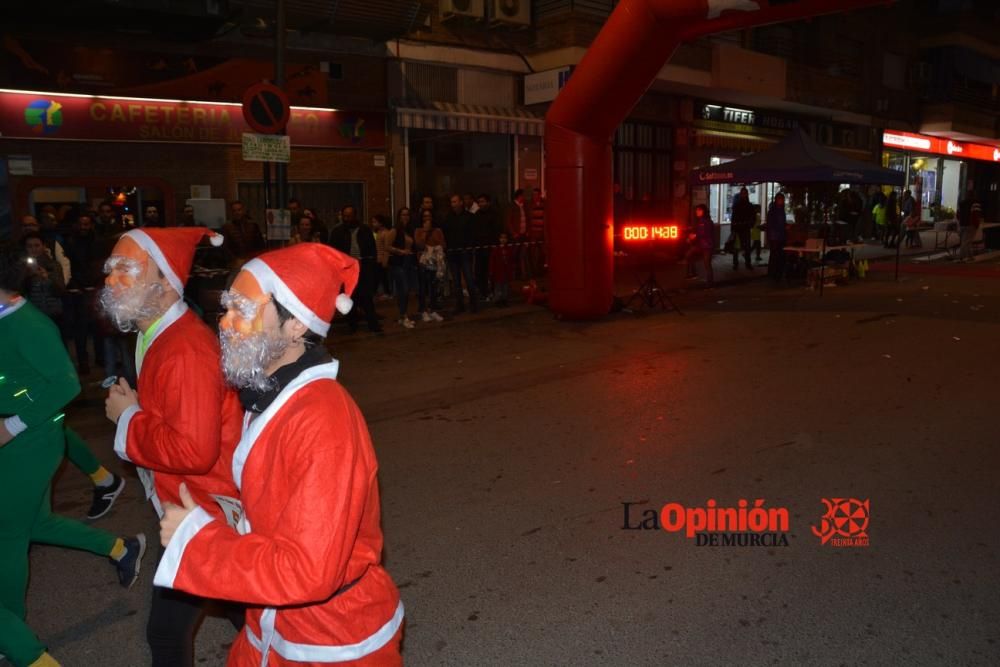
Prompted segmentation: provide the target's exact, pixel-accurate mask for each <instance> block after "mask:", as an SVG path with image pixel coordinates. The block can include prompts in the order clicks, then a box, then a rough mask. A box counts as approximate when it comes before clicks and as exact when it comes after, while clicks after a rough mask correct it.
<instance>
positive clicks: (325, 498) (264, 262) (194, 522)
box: [155, 243, 403, 667]
mask: <svg viewBox="0 0 1000 667" xmlns="http://www.w3.org/2000/svg"><path fill="white" fill-rule="evenodd" d="M357 279H358V264H357V261H356V260H354V259H352V258H350V257H349V256H347V255H344V254H342V253H340V252H338V251H336V250H334V249H332V248H330V247H329V246H325V245H321V244H317V243H301V244H298V245H294V246H291V247H288V248H285V249H282V250H277V251H274V252H269V253H265V254H263V255H261V256H260V257H258V258H256V259H254V260H251V261H250V262H248V263H247V264H246V265H244V267H243V270H242V271H241V272H240V273H239V275H238V276H237V277H236V281H235V282H234V283H233V285H232V288H231V289H230V290H229V291H228V292H227V293H226V294H224V296H223V305H224V306H225V307H226V309H227V313H226V315H225V316H224V317H223V319H222V320H221V322H220V337H221V339H222V360H223V368H224V371H225V374H226V378H227V380H229V381H230V382H231V383H233V384H236V385H238V386H240V388H241V391H240V400H241V401H242V403H243V407H244V408H245V409H246V414H245V417H244V428H243V438H242V439H241V440H240V443H239V446H238V447H237V448H236V452H235V454H234V456H233V478H234V479H235V480H236V484H237V486H239V487H240V493H241V496H242V502H243V509H244V515H243V518H242V520H241V522H240V524H239V526H238V527H237V529H233V528H232V527H230V526H228V525H227V524H226V523H225V522H224V521H220V520H218V519H217V518H215V517H213V516H212V515H211V513H210V512H207V511H206V509H207V508H206V507H205V505H204V503H202V502H198V499H197V498H195V499H194V500H193V501H192V500H191V499H189V498H184V501H185V502H184V506H183V507H174V506H168V507H167V508H166V514H165V516H164V518H163V520H162V521H161V522H160V526H161V540H162V542H163V544H165V545H167V549H166V552H165V553H164V556H163V560H162V561H161V563H160V566H159V569H158V570H157V573H156V578H155V583H156V584H157V585H159V586H170V587H172V588H176V589H180V590H184V591H188V592H190V593H194V594H197V595H205V596H208V597H216V598H223V599H228V600H237V601H240V602H245V603H247V604H248V605H250V607H249V608H248V610H247V617H246V627H245V628H244V631H243V632H241V633H240V635H239V637H238V638H237V640H236V642H235V643H234V644H233V648H232V651H231V652H230V654H229V661H228V663H227V664H228V665H229V667H234V666H236V667H250V666H251V665H253V666H257V665H263V666H265V667H267V666H270V667H282V666H286V665H303V664H308V665H326V664H329V663H336V664H338V665H344V664H350V665H365V666H372V667H374V666H378V667H391V666H393V665H400V664H402V662H401V657H400V653H399V642H400V638H401V636H402V622H403V605H402V603H401V602H400V600H399V591H398V590H397V589H396V586H395V585H394V584H393V582H392V580H391V579H390V578H389V575H388V573H387V572H386V571H385V570H384V569H383V568H382V566H381V565H380V561H381V552H382V531H381V528H380V525H379V512H380V509H379V493H378V481H377V470H378V464H377V462H376V460H375V452H374V450H373V448H372V444H371V440H370V438H369V436H368V429H367V426H366V424H365V420H364V417H363V416H362V415H361V412H360V410H359V409H358V407H357V405H355V403H354V401H353V400H352V399H351V397H350V396H349V395H348V393H347V391H345V390H344V388H343V387H342V386H341V385H340V384H338V383H337V380H336V377H337V362H336V361H334V360H331V359H330V357H329V355H328V354H327V352H326V350H325V349H324V347H323V344H322V340H323V337H324V336H326V333H327V331H328V330H329V328H330V321H331V319H332V318H333V314H334V305H335V304H336V307H337V310H339V311H340V312H341V313H346V312H348V311H349V310H350V305H351V300H350V298H348V297H347V295H346V294H339V293H340V292H341V288H343V290H344V291H345V292H347V293H348V294H349V293H350V292H351V291H352V290H353V289H354V287H355V285H356V283H357ZM338 294H339V296H338Z"/></svg>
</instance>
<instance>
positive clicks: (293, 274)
mask: <svg viewBox="0 0 1000 667" xmlns="http://www.w3.org/2000/svg"><path fill="white" fill-rule="evenodd" d="M243 270H244V271H246V272H248V273H250V274H252V275H253V277H254V278H256V279H257V282H258V283H259V284H260V288H261V290H262V291H263V292H264V293H266V294H270V295H272V296H273V297H274V299H275V301H277V302H278V303H280V304H281V305H282V306H284V307H285V308H286V309H287V310H288V312H290V313H291V314H292V315H294V316H295V317H296V319H298V320H299V321H300V322H302V323H303V324H305V325H306V326H307V327H309V330H310V331H315V332H316V333H318V334H319V335H320V336H326V334H327V332H328V331H329V330H330V322H331V321H332V320H333V315H334V307H336V309H337V310H339V311H340V312H341V313H343V314H344V315H346V314H347V313H349V312H350V311H351V307H352V306H353V305H354V303H353V302H352V301H351V297H350V294H351V292H353V291H354V288H355V286H357V284H358V274H359V272H360V267H359V266H358V261H357V260H356V259H354V258H353V257H351V256H350V255H345V254H344V253H342V252H340V251H338V250H334V249H333V248H331V247H330V246H328V245H323V244H322V243H297V244H295V245H293V246H289V247H287V248H282V249H281V250H273V251H271V252H266V253H264V254H263V255H260V256H258V257H256V258H255V259H251V260H250V261H249V262H247V263H246V264H244V265H243ZM341 287H343V290H344V292H346V293H345V294H342V293H341V291H340V290H341Z"/></svg>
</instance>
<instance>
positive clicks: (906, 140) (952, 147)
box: [882, 131, 1000, 162]
mask: <svg viewBox="0 0 1000 667" xmlns="http://www.w3.org/2000/svg"><path fill="white" fill-rule="evenodd" d="M882 145H884V146H885V147H886V148H902V149H905V150H909V151H914V152H918V153H933V154H935V155H947V156H948V157H955V158H968V159H970V160H984V161H986V162H1000V147H997V146H988V145H986V144H972V143H966V142H961V141H955V140H954V139H941V138H939V137H932V136H929V135H926V134H913V133H911V132H897V131H892V132H888V131H886V132H883V133H882Z"/></svg>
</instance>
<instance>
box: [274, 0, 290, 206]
mask: <svg viewBox="0 0 1000 667" xmlns="http://www.w3.org/2000/svg"><path fill="white" fill-rule="evenodd" d="M275 11H276V12H277V16H276V17H275V31H274V85H276V86H278V87H279V88H282V87H284V85H285V33H286V29H285V28H286V26H285V0H278V1H277V2H276V3H275ZM277 133H278V134H284V133H285V127H284V125H282V126H281V127H280V128H279V129H278V132H277ZM275 170H276V177H277V178H276V180H277V186H278V187H277V195H278V201H277V206H275V208H285V206H287V205H288V165H286V164H284V163H281V162H279V163H277V164H276V165H275Z"/></svg>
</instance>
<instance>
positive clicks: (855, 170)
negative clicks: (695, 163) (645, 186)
mask: <svg viewBox="0 0 1000 667" xmlns="http://www.w3.org/2000/svg"><path fill="white" fill-rule="evenodd" d="M905 177H906V175H905V174H904V173H903V172H901V171H893V170H891V169H884V168H882V167H880V166H879V165H877V164H872V163H871V162H862V161H860V160H854V159H851V158H849V157H846V156H844V155H842V154H840V153H838V152H837V151H834V150H832V149H830V148H826V147H825V146H820V145H819V144H817V143H816V142H815V141H813V139H812V138H811V137H810V136H809V135H808V134H806V133H805V132H804V131H803V130H802V128H798V127H797V128H795V129H794V130H792V132H791V133H789V134H788V136H786V137H785V138H784V139H782V140H781V141H780V142H779V143H778V144H776V145H774V146H773V147H771V148H769V149H768V150H765V151H763V152H760V153H754V154H753V155H750V156H747V157H743V158H740V159H739V160H733V161H732V162H727V163H725V164H720V165H718V166H714V167H703V168H701V169H695V170H693V171H692V172H691V181H692V182H693V183H695V184H700V185H710V184H712V183H870V184H878V185H903V181H904V179H905Z"/></svg>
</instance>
